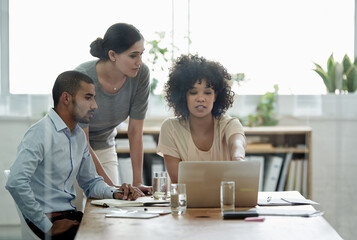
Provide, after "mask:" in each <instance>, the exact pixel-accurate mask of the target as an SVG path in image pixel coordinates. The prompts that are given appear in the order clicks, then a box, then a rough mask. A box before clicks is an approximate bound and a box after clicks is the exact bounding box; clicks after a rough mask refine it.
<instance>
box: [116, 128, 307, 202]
mask: <svg viewBox="0 0 357 240" xmlns="http://www.w3.org/2000/svg"><path fill="white" fill-rule="evenodd" d="M117 131H118V134H117V139H116V140H118V141H119V142H120V143H119V142H117V153H118V154H128V153H129V144H128V142H127V141H128V140H127V130H126V129H118V130H117ZM244 131H245V134H246V138H247V143H248V144H247V149H246V156H247V158H249V157H250V156H263V157H264V165H265V166H266V165H267V162H268V159H269V158H270V157H272V156H280V157H281V158H283V162H285V160H286V158H287V156H289V155H291V162H292V161H295V160H298V159H304V160H305V163H306V164H307V165H306V171H305V174H304V175H302V174H301V176H302V179H301V181H302V182H305V183H304V184H305V186H306V187H305V190H304V193H302V194H303V195H304V196H305V197H307V198H309V197H310V196H311V135H312V129H311V128H310V127H308V126H273V127H244ZM143 133H144V139H143V145H144V154H145V157H146V158H148V157H150V156H155V157H158V156H157V155H156V143H157V141H158V137H159V133H160V126H159V125H153V126H144V130H143ZM291 165H292V164H291ZM282 167H283V163H282ZM287 177H288V176H287ZM279 180H280V179H279ZM284 189H285V188H284Z"/></svg>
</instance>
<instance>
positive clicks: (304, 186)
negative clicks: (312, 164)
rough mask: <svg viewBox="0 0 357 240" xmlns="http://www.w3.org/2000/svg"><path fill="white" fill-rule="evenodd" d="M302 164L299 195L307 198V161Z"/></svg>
mask: <svg viewBox="0 0 357 240" xmlns="http://www.w3.org/2000/svg"><path fill="white" fill-rule="evenodd" d="M303 162H304V164H303V177H302V191H301V194H302V195H303V196H304V197H306V198H307V197H308V196H307V182H308V179H307V178H308V167H309V166H308V164H309V162H308V160H307V159H304V160H303Z"/></svg>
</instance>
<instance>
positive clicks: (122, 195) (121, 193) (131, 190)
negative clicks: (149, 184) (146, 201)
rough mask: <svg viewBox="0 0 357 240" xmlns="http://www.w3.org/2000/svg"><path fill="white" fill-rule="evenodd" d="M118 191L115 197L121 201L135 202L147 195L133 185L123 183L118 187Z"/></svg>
mask: <svg viewBox="0 0 357 240" xmlns="http://www.w3.org/2000/svg"><path fill="white" fill-rule="evenodd" d="M117 188H118V190H117V191H115V192H114V194H113V197H114V198H115V199H121V200H130V201H131V200H135V199H137V198H138V197H143V196H145V194H144V193H143V192H142V191H141V190H140V189H139V188H137V187H134V186H132V185H131V184H126V183H123V184H122V185H121V186H117Z"/></svg>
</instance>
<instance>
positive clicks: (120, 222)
mask: <svg viewBox="0 0 357 240" xmlns="http://www.w3.org/2000/svg"><path fill="white" fill-rule="evenodd" d="M296 193H297V192H260V193H259V198H264V199H265V198H266V197H267V196H272V197H273V198H275V197H280V196H287V194H288V196H289V197H294V194H295V196H298V197H300V196H301V195H300V194H299V193H297V194H296ZM264 208H267V207H264ZM269 208H276V209H289V208H290V209H291V208H294V209H307V210H313V207H312V206H311V205H305V206H284V207H281V206H279V207H276V206H275V207H269ZM103 209H104V208H102V207H98V206H93V205H91V204H90V200H88V201H87V205H86V208H85V212H84V217H83V220H82V223H81V225H80V227H79V230H78V233H77V236H76V238H75V239H76V240H96V239H98V240H111V239H150V240H151V239H164V240H175V239H179V240H188V239H199V240H200V239H203V240H206V239H214V240H223V239H249V240H253V239H273V240H277V239H304V240H307V239H313V240H317V239H324V240H326V239H342V238H341V237H340V236H339V235H338V234H337V232H336V231H335V230H334V229H333V228H332V227H331V226H330V225H329V224H328V223H327V221H326V220H325V219H324V218H323V217H322V216H319V217H310V218H306V217H290V216H289V217H287V216H265V221H264V222H245V221H244V220H223V219H222V217H221V215H220V209H218V208H188V209H187V212H186V214H184V215H181V216H176V215H171V214H168V215H162V216H159V217H156V218H152V219H128V218H106V217H105V213H101V212H100V211H101V210H103Z"/></svg>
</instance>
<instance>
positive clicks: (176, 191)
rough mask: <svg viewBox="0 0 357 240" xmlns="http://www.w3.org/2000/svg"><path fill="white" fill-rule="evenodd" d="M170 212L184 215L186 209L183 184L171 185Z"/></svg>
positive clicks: (184, 186)
mask: <svg viewBox="0 0 357 240" xmlns="http://www.w3.org/2000/svg"><path fill="white" fill-rule="evenodd" d="M170 190H171V212H172V214H178V215H181V214H185V213H186V208H187V200H186V185H185V184H184V183H177V184H171V189H170Z"/></svg>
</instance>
